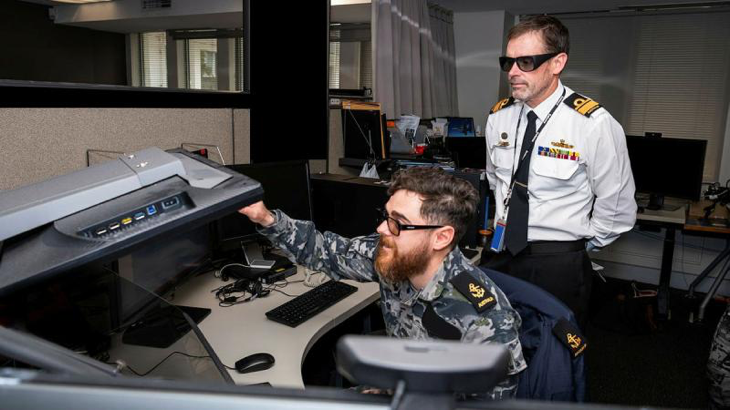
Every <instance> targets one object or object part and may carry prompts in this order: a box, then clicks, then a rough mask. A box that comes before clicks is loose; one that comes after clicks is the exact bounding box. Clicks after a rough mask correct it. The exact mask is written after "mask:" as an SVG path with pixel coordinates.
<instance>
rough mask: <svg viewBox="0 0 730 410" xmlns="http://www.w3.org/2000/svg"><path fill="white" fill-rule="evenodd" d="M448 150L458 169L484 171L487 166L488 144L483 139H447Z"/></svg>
mask: <svg viewBox="0 0 730 410" xmlns="http://www.w3.org/2000/svg"><path fill="white" fill-rule="evenodd" d="M446 149H447V150H448V151H449V152H450V153H451V158H452V159H453V160H454V162H456V167H457V168H472V169H484V168H485V167H486V166H487V143H486V139H484V138H483V137H480V138H460V137H446Z"/></svg>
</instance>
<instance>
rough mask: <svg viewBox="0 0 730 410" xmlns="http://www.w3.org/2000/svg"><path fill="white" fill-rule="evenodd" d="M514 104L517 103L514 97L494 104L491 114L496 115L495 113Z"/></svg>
mask: <svg viewBox="0 0 730 410" xmlns="http://www.w3.org/2000/svg"><path fill="white" fill-rule="evenodd" d="M514 103H515V99H514V97H509V98H505V99H504V100H501V101H499V102H498V103H496V104H494V106H492V109H491V111H489V113H490V114H494V113H495V112H497V111H499V110H501V109H502V108H507V107H509V106H510V105H512V104H514Z"/></svg>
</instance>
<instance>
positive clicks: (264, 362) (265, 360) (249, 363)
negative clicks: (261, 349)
mask: <svg viewBox="0 0 730 410" xmlns="http://www.w3.org/2000/svg"><path fill="white" fill-rule="evenodd" d="M274 362H275V360H274V356H272V355H270V354H268V353H254V354H252V355H249V356H246V357H244V358H243V359H241V360H239V361H237V362H236V371H237V372H239V373H252V372H259V371H261V370H266V369H268V368H270V367H271V366H273V365H274Z"/></svg>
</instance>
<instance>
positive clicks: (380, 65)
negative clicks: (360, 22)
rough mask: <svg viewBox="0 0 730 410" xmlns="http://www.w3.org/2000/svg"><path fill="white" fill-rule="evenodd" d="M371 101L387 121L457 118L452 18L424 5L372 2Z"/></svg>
mask: <svg viewBox="0 0 730 410" xmlns="http://www.w3.org/2000/svg"><path fill="white" fill-rule="evenodd" d="M372 10H373V18H372V21H373V30H372V45H373V55H374V66H375V84H374V90H373V94H374V98H375V101H378V102H380V103H381V105H382V111H383V112H384V113H385V114H386V115H387V117H388V118H399V117H400V116H401V114H414V115H417V116H419V117H421V118H433V117H446V116H458V99H457V94H456V63H455V60H456V59H455V53H454V26H453V13H452V12H450V11H448V10H446V9H443V8H441V7H438V6H432V5H428V4H427V3H426V1H425V0H373V2H372Z"/></svg>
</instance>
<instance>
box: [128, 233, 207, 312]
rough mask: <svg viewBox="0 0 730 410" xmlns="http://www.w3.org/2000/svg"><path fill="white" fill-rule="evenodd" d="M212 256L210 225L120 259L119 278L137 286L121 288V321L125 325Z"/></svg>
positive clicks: (156, 243) (152, 244)
mask: <svg viewBox="0 0 730 410" xmlns="http://www.w3.org/2000/svg"><path fill="white" fill-rule="evenodd" d="M210 256H211V236H210V226H209V225H203V226H201V227H199V228H195V229H193V230H189V231H187V232H182V233H176V234H175V236H171V237H167V238H163V239H161V240H159V241H157V242H154V243H151V244H149V245H148V246H145V247H144V248H141V249H139V250H136V251H134V252H132V253H130V254H128V255H125V256H123V257H121V258H119V259H118V260H117V270H118V273H119V277H120V278H122V280H126V281H128V282H131V283H132V284H134V285H136V286H125V285H124V284H123V285H122V286H119V287H118V295H117V298H118V312H119V322H120V323H121V324H124V323H126V322H129V321H130V320H133V319H135V318H137V317H138V316H139V315H140V314H142V313H144V311H146V310H147V308H148V307H150V306H151V305H154V304H155V303H156V302H157V301H158V300H159V297H164V296H165V295H166V294H167V293H168V292H169V291H170V290H172V289H173V288H175V287H176V286H177V285H179V284H180V283H181V282H182V281H184V280H185V279H187V278H188V277H189V276H190V275H191V274H192V273H194V272H196V271H199V270H200V269H201V268H202V267H204V266H206V265H208V262H209V261H210ZM125 283H126V282H125ZM138 287H139V288H142V289H144V290H146V291H147V292H145V291H143V290H141V289H139V288H138Z"/></svg>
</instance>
